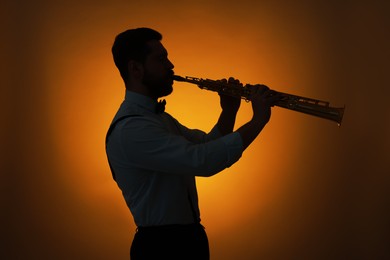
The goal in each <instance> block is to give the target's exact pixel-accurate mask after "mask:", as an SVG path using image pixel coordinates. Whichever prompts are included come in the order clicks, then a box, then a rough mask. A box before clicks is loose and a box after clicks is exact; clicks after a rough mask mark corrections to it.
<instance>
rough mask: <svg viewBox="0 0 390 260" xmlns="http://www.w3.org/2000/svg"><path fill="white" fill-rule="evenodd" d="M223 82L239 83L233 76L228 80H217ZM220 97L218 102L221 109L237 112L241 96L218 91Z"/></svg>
mask: <svg viewBox="0 0 390 260" xmlns="http://www.w3.org/2000/svg"><path fill="white" fill-rule="evenodd" d="M219 81H220V82H221V83H223V84H235V85H241V86H242V84H241V83H240V81H239V80H236V79H234V78H232V77H231V78H229V80H226V79H222V80H219ZM218 94H219V97H220V104H221V108H222V110H223V111H226V112H229V113H237V111H238V109H239V108H240V104H241V98H240V97H232V96H228V95H225V94H223V93H218Z"/></svg>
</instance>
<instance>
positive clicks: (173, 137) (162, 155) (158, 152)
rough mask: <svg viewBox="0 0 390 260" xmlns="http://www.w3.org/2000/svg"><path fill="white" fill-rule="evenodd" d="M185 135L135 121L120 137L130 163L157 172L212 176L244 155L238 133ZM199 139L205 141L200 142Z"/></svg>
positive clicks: (120, 129)
mask: <svg viewBox="0 0 390 260" xmlns="http://www.w3.org/2000/svg"><path fill="white" fill-rule="evenodd" d="M185 131H186V134H183V135H177V134H174V133H171V132H170V131H168V130H167V129H166V127H164V125H163V124H162V123H161V122H159V121H158V120H155V119H153V118H150V117H134V118H131V119H129V120H126V122H125V123H124V124H123V125H122V126H121V127H118V132H117V134H118V135H119V136H118V137H119V138H120V142H119V143H120V144H121V148H122V152H123V153H124V155H125V158H126V160H127V163H130V164H131V166H133V167H139V168H143V169H145V170H151V171H156V172H162V173H170V174H185V175H195V176H212V175H214V174H216V173H218V172H220V171H222V170H223V169H225V168H227V167H230V166H231V165H232V164H233V163H235V162H236V161H238V160H239V158H240V157H241V155H242V149H243V145H242V139H241V136H240V134H239V133H236V132H234V133H231V134H228V135H225V136H223V137H219V138H216V136H217V135H218V133H216V132H214V133H213V131H212V132H211V135H209V136H208V137H205V136H204V134H202V133H201V131H200V132H197V131H189V129H187V130H185ZM214 131H217V130H214ZM184 135H185V136H184ZM219 135H220V134H219ZM211 137H212V138H214V139H213V140H211V139H212V138H211ZM199 138H200V139H202V140H203V141H202V142H199ZM209 139H210V140H209Z"/></svg>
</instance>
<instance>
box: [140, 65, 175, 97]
mask: <svg viewBox="0 0 390 260" xmlns="http://www.w3.org/2000/svg"><path fill="white" fill-rule="evenodd" d="M172 76H173V74H166V75H165V76H156V75H153V74H152V73H150V72H149V71H147V70H145V72H144V77H143V79H142V83H143V84H144V85H145V86H146V87H147V88H148V89H149V92H150V94H151V96H152V97H153V98H161V97H165V96H168V95H169V94H171V93H172V91H173V88H172V84H173V79H172Z"/></svg>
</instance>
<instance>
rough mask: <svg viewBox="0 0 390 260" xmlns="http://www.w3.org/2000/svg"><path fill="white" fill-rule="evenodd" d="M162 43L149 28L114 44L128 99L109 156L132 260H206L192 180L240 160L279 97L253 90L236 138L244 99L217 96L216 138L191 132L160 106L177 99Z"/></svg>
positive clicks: (111, 131)
mask: <svg viewBox="0 0 390 260" xmlns="http://www.w3.org/2000/svg"><path fill="white" fill-rule="evenodd" d="M161 39H162V36H161V34H160V33H158V32H156V31H154V30H152V29H149V28H138V29H132V30H127V31H125V32H123V33H121V34H119V35H118V36H117V37H116V39H115V42H114V45H113V47H112V53H113V57H114V62H115V64H116V66H117V68H118V70H119V72H120V74H121V77H122V78H123V80H124V83H125V87H126V94H125V100H124V101H123V103H122V105H121V106H120V108H119V110H118V112H117V114H116V115H115V117H114V120H113V122H112V124H111V126H110V129H109V131H108V133H107V138H106V152H107V156H108V159H109V163H110V167H111V171H112V174H113V177H114V179H115V181H116V182H117V184H118V186H119V188H120V189H121V190H122V193H123V196H124V198H125V200H126V203H127V205H128V207H129V209H130V211H131V213H132V215H133V217H134V221H135V224H136V225H137V232H136V234H135V236H134V239H133V243H132V245H131V249H130V257H131V259H133V260H137V259H155V258H154V256H156V255H158V258H159V259H209V245H208V239H207V235H206V233H205V230H204V228H203V226H202V225H201V224H200V213H199V207H198V197H197V191H196V183H195V176H212V175H214V174H216V173H218V172H220V171H222V170H223V169H225V168H227V167H229V166H231V165H232V164H233V163H235V162H236V161H238V159H239V158H240V157H241V154H242V152H243V151H244V150H245V149H246V148H247V147H248V146H249V144H250V143H252V141H253V140H254V139H255V138H256V136H257V135H258V134H259V133H260V131H261V130H262V129H263V127H264V126H265V125H266V124H267V122H268V121H269V119H270V115H271V109H270V107H271V106H272V105H273V103H274V102H275V101H276V100H277V96H276V95H273V93H274V92H272V91H271V90H269V89H268V88H267V87H266V86H263V85H257V86H254V87H253V89H252V97H251V102H252V108H253V117H252V119H251V120H250V121H249V122H248V123H246V124H245V125H243V126H241V127H240V128H239V129H238V130H237V131H235V132H233V127H234V123H235V118H236V114H237V111H238V109H239V107H240V98H233V97H229V96H225V95H223V94H220V104H221V108H222V112H221V115H220V117H219V119H218V122H217V124H216V125H215V127H214V128H213V129H212V130H211V132H210V133H208V134H206V133H204V132H202V131H200V130H191V129H188V128H186V127H185V126H183V125H181V124H180V123H179V122H178V121H177V120H176V119H174V118H173V117H172V116H170V115H169V114H167V113H166V112H163V109H162V108H161V107H162V104H161V103H158V99H159V98H161V97H164V96H167V95H169V94H170V93H171V92H172V90H173V88H172V84H173V75H174V72H173V68H174V65H173V64H172V63H171V61H170V60H169V59H168V53H167V50H166V49H165V48H164V46H163V45H162V44H161V42H160V41H161ZM229 80H231V81H234V79H229ZM235 82H236V81H235Z"/></svg>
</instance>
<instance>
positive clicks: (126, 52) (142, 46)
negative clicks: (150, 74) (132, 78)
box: [111, 28, 162, 83]
mask: <svg viewBox="0 0 390 260" xmlns="http://www.w3.org/2000/svg"><path fill="white" fill-rule="evenodd" d="M151 40H158V41H161V40H162V35H161V34H160V33H159V32H157V31H155V30H153V29H150V28H137V29H131V30H127V31H124V32H122V33H120V34H118V35H117V36H116V38H115V42H114V44H113V46H112V49H111V51H112V55H113V58H114V62H115V65H116V67H117V68H118V70H119V72H120V74H121V77H122V79H123V80H124V81H125V83H126V80H127V78H128V70H127V65H128V63H129V61H130V60H135V61H138V62H142V63H143V62H144V61H145V59H146V57H147V55H148V54H149V52H150V50H149V48H148V45H147V42H149V41H151Z"/></svg>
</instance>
